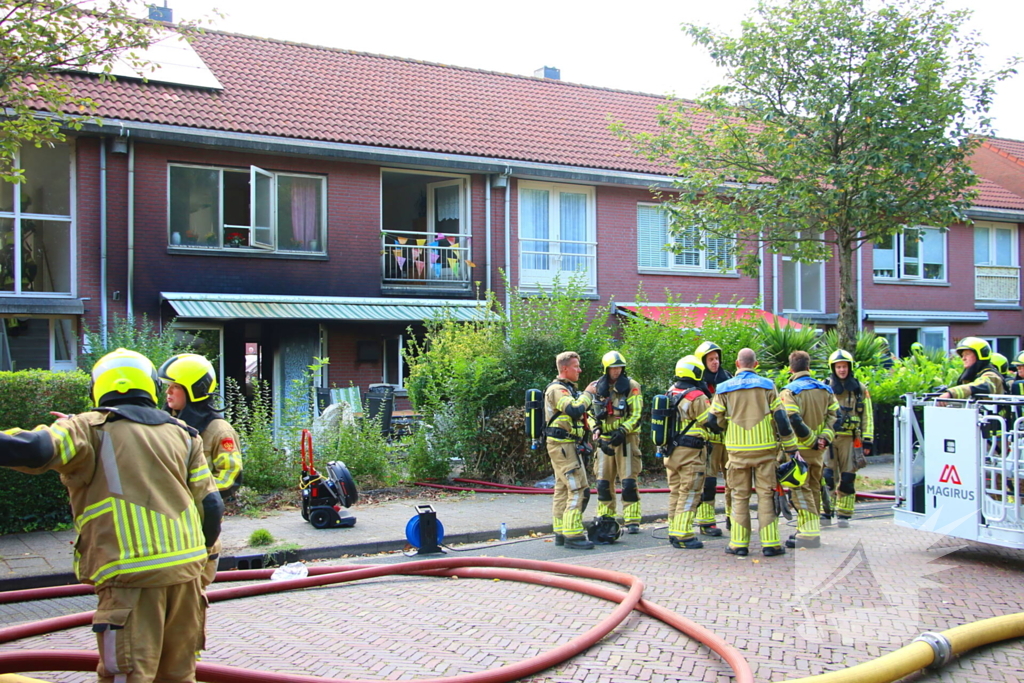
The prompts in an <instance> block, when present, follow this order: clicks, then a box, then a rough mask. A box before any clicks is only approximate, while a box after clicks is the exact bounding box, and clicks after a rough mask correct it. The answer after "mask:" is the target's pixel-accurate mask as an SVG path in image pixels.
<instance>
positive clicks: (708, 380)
mask: <svg viewBox="0 0 1024 683" xmlns="http://www.w3.org/2000/svg"><path fill="white" fill-rule="evenodd" d="M730 379H732V374H731V373H730V372H729V371H728V370H726V369H725V368H723V367H719V368H718V372H716V373H715V374H713V375H712V374H709V373H708V372H705V373H704V379H703V380H701V383H700V387H701V389H703V390H704V394H705V395H706V396H707V397H708V400H709V401H710V400H711V399H713V398H714V397H715V392H716V391H717V390H718V385H719V384H721V383H722V382H725V381H726V380H730ZM708 441H710V442H711V443H724V442H725V434H715V433H714V432H708Z"/></svg>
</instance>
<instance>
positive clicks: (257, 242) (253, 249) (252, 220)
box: [166, 161, 328, 256]
mask: <svg viewBox="0 0 1024 683" xmlns="http://www.w3.org/2000/svg"><path fill="white" fill-rule="evenodd" d="M173 168H196V169H202V170H207V171H216V172H217V191H218V204H219V205H218V211H217V228H216V229H217V237H218V241H217V244H215V245H200V244H195V245H192V244H180V237H179V243H177V244H176V243H175V242H174V239H173V236H174V235H175V234H176V231H174V230H172V227H173V226H172V224H171V207H172V204H173V187H172V183H171V170H172V169H173ZM246 172H248V174H249V225H228V224H227V223H225V219H224V214H225V210H224V205H225V199H224V187H225V185H224V174H225V173H243V174H244V173H246ZM281 177H288V178H308V179H310V180H316V181H318V182H319V183H320V200H319V202H318V203H319V207H318V209H319V212H320V225H318V226H317V235H318V237H317V238H316V240H315V241H317V242H318V244H317V249H316V250H312V249H310V250H299V249H282V248H281V247H280V241H281V240H280V226H279V224H278V219H279V217H278V205H277V193H278V180H279V179H280V178H281ZM266 182H269V185H263V183H266ZM261 185H262V186H263V187H265V188H266V190H265V193H266V194H267V199H266V202H265V203H263V204H261V203H260V201H259V200H260V194H259V190H260V187H261ZM327 192H328V188H327V176H326V175H321V174H316V173H301V172H295V171H268V170H266V169H264V168H261V167H259V166H256V165H252V164H250V166H249V168H248V171H246V169H244V168H237V167H232V166H216V165H209V164H195V163H187V162H177V161H172V162H168V164H167V198H166V199H167V245H168V247H169V248H173V249H176V250H177V249H181V250H187V251H188V252H189V253H210V252H215V253H217V254H223V253H224V252H228V253H239V252H241V253H243V254H250V255H251V254H259V253H268V254H275V255H280V256H326V254H327V233H328V230H327V226H328V217H327ZM262 207H265V208H266V211H268V212H269V219H270V220H269V222H270V225H269V226H266V225H262V226H261V225H257V223H258V222H260V221H262V218H261V217H260V216H259V214H260V209H261V208H262ZM230 229H236V230H244V231H246V233H247V234H248V236H249V238H248V242H249V244H248V245H245V246H238V247H229V246H226V245H225V244H224V235H225V232H226V231H228V230H230ZM260 231H266V232H268V233H269V235H268V236H269V238H270V239H260V238H259V232H260Z"/></svg>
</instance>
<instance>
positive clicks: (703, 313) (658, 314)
mask: <svg viewBox="0 0 1024 683" xmlns="http://www.w3.org/2000/svg"><path fill="white" fill-rule="evenodd" d="M615 312H616V313H621V312H627V313H631V314H633V315H639V316H642V317H644V318H647V319H648V320H653V321H654V322H658V323H664V324H665V325H675V326H677V327H682V328H686V329H700V328H701V327H703V326H704V321H705V320H706V319H707V318H708V317H709V316H710V317H711V319H713V320H715V319H716V320H721V321H726V320H749V321H751V322H753V321H754V320H757V319H758V318H760V319H761V320H764V321H765V322H766V323H768V324H769V325H772V324H774V323H776V322H778V324H779V327H785V326H787V325H788V326H790V327H793V328H795V329H798V330H799V329H801V328H802V327H803V326H802V325H801V324H800V323H798V322H794V321H792V320H788V319H786V318H783V317H782V316H781V315H775V314H774V313H769V312H768V311H762V310H761V309H759V308H736V307H728V306H685V305H662V306H650V305H647V306H639V305H636V304H632V305H630V304H618V305H616V307H615Z"/></svg>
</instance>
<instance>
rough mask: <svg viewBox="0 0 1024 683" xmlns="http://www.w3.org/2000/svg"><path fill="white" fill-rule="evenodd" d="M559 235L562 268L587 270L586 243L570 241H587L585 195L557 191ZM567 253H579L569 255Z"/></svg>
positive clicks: (566, 269)
mask: <svg viewBox="0 0 1024 683" xmlns="http://www.w3.org/2000/svg"><path fill="white" fill-rule="evenodd" d="M558 222H559V228H560V233H561V234H560V237H561V238H562V240H563V242H562V249H561V251H562V254H563V256H562V270H565V271H581V272H582V271H586V270H587V257H586V254H587V245H586V244H572V243H570V242H586V241H587V195H585V194H576V193H572V192H560V193H559V216H558ZM569 254H581V256H570V255H569Z"/></svg>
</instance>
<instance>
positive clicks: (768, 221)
mask: <svg viewBox="0 0 1024 683" xmlns="http://www.w3.org/2000/svg"><path fill="white" fill-rule="evenodd" d="M968 17H969V12H967V11H954V12H948V13H947V12H945V11H944V7H943V3H942V0H893V1H892V2H889V3H887V4H884V5H880V4H879V3H877V2H869V1H868V0H790V1H789V2H786V3H784V4H774V3H771V2H768V1H766V0H761V2H760V3H759V5H758V6H757V8H756V9H755V10H754V12H753V15H752V18H751V19H748V20H746V21H744V22H743V24H742V31H741V34H740V36H739V37H738V38H735V37H730V36H728V35H725V34H719V33H716V32H714V31H713V30H711V29H710V28H706V27H701V26H696V25H693V24H684V25H683V29H684V32H685V33H687V34H688V35H689V36H691V37H692V38H693V40H694V42H695V43H696V44H699V45H701V46H703V47H705V48H706V49H707V50H708V51H709V53H710V55H711V57H712V58H713V59H714V60H715V62H716V63H717V64H718V65H719V66H720V67H724V68H725V69H726V73H727V75H726V78H725V83H724V84H722V85H718V86H716V87H712V88H710V89H709V90H707V91H706V92H705V93H703V94H702V95H701V97H700V98H699V99H698V100H696V102H686V101H673V102H670V103H668V104H666V105H664V106H663V107H662V108H661V109H660V111H659V115H658V124H659V130H658V132H657V133H653V134H642V133H630V132H628V131H625V130H623V129H622V127H621V126H617V130H618V131H619V133H620V135H621V136H623V137H624V138H626V139H628V140H631V141H632V142H633V143H634V145H635V146H636V148H637V150H638V151H639V152H640V153H641V154H643V155H645V156H647V157H649V158H651V159H655V160H662V161H667V162H669V163H670V164H671V165H672V166H673V167H674V170H675V171H676V172H677V173H678V178H677V180H676V181H675V183H674V184H675V188H674V189H675V190H676V192H674V193H670V194H666V195H665V196H663V199H664V200H665V207H666V209H667V210H668V211H669V213H670V216H671V220H672V225H673V234H675V235H677V236H678V235H680V234H681V232H682V231H683V230H684V228H688V229H689V230H690V231H691V232H690V233H688V235H692V234H694V233H696V234H697V240H698V244H699V243H700V242H701V241H703V240H705V239H707V238H709V237H728V238H733V237H734V238H736V244H735V249H736V251H737V254H738V256H739V257H740V258H739V267H740V268H741V269H742V270H743V271H744V272H746V273H748V274H754V273H756V271H757V269H758V268H759V266H760V263H759V262H758V256H757V250H756V249H755V248H754V246H756V245H757V244H758V243H759V242H760V241H761V240H763V242H764V243H765V244H766V245H767V247H768V249H769V250H770V251H771V252H772V253H776V254H783V255H788V256H791V257H793V258H794V260H797V261H801V262H814V261H823V260H828V259H830V258H832V257H835V258H837V259H838V261H839V291H840V306H839V320H838V331H839V335H840V342H841V343H842V344H843V345H844V347H845V348H851V345H852V344H853V343H854V340H855V338H856V333H857V329H858V323H859V321H858V319H857V301H856V296H857V292H856V289H855V286H854V279H853V276H854V259H853V256H854V253H855V251H856V250H857V249H858V248H860V247H861V246H863V245H865V244H871V243H874V242H878V241H880V240H885V239H887V238H889V237H890V236H892V235H895V234H897V233H900V232H904V233H907V234H908V237H906V238H905V239H911V240H912V239H914V237H915V235H916V234H917V233H916V232H915V229H916V228H917V227H923V226H931V227H938V228H940V229H947V228H948V226H950V225H952V224H954V223H964V222H966V221H967V214H966V211H967V209H968V208H969V207H970V205H971V201H972V198H973V197H974V196H975V190H974V189H973V188H974V186H975V184H976V182H977V179H976V177H975V176H974V174H973V173H972V172H971V170H970V167H969V165H968V159H969V157H970V154H971V151H972V149H973V148H974V146H975V145H976V144H978V136H979V135H985V134H988V133H990V131H991V127H990V124H989V119H988V117H987V112H988V108H989V104H990V102H991V98H992V94H993V92H994V89H995V85H996V83H998V82H999V81H1001V80H1003V79H1004V78H1006V77H1008V76H1009V75H1010V74H1012V73H1015V71H1014V66H1015V65H1016V63H1017V60H1016V59H1014V60H1011V62H1010V63H1009V64H1007V66H1006V67H1005V68H1003V69H1002V70H999V71H994V72H984V71H983V69H982V65H981V49H982V48H983V47H984V44H983V43H982V42H981V41H980V39H979V38H978V36H977V35H975V34H973V33H965V32H964V31H963V26H964V22H965V21H966V20H967V18H968Z"/></svg>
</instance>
